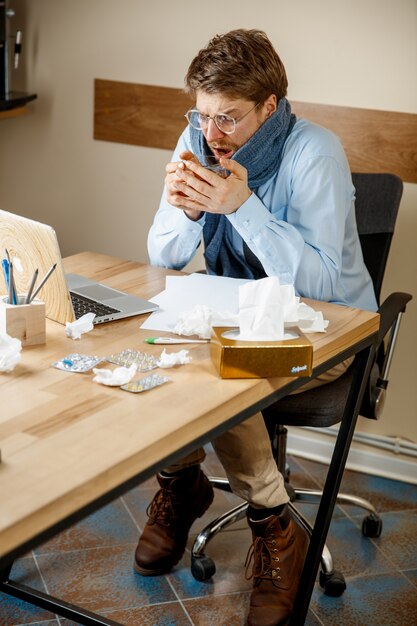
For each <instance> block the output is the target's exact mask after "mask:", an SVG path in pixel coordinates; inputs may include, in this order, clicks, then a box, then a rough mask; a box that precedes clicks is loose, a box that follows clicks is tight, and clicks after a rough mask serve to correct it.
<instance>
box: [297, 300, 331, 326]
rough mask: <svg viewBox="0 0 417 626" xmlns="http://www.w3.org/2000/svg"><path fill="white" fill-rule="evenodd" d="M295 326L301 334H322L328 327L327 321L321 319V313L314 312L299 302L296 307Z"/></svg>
mask: <svg viewBox="0 0 417 626" xmlns="http://www.w3.org/2000/svg"><path fill="white" fill-rule="evenodd" d="M297 311H298V322H297V326H298V328H299V329H300V330H302V331H303V333H324V332H326V328H327V327H328V325H329V320H325V319H324V318H323V313H322V312H321V311H315V310H314V309H313V308H312V307H311V306H308V304H305V303H304V302H300V303H299V304H298V307H297Z"/></svg>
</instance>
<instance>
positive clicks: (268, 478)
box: [166, 357, 353, 508]
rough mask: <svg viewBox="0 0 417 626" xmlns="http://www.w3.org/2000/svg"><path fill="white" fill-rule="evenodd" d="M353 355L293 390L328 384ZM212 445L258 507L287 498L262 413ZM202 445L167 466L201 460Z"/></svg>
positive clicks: (236, 487) (237, 488)
mask: <svg viewBox="0 0 417 626" xmlns="http://www.w3.org/2000/svg"><path fill="white" fill-rule="evenodd" d="M352 361H353V357H352V358H350V359H347V360H346V361H343V362H342V363H339V364H338V365H337V366H336V367H334V368H332V369H331V370H329V371H327V372H325V373H324V374H322V375H321V376H318V377H317V378H315V379H314V380H312V381H310V382H309V383H307V384H306V385H305V386H303V387H301V388H300V389H299V390H297V391H296V392H294V393H301V392H303V391H307V390H308V389H312V388H314V387H318V386H320V385H325V384H327V383H329V382H331V381H333V380H335V379H336V378H338V377H339V376H341V375H342V374H343V373H344V372H345V371H346V370H347V368H348V367H349V365H350V364H351V363H352ZM212 445H213V448H214V450H215V452H216V454H217V456H218V458H219V461H220V462H221V464H222V465H223V467H224V470H225V472H226V476H227V478H228V480H229V483H230V486H231V488H232V491H233V493H235V494H236V495H238V496H240V497H241V498H243V499H244V500H247V501H248V502H249V503H250V504H251V505H252V506H254V507H258V508H271V507H274V506H279V505H280V504H284V503H285V502H288V500H289V498H288V495H287V492H286V490H285V487H284V478H283V476H282V475H281V474H280V472H279V471H278V468H277V465H276V463H275V460H274V457H273V454H272V450H271V442H270V439H269V436H268V432H267V429H266V426H265V422H264V419H263V417H262V414H261V413H256V414H255V415H253V417H250V418H249V419H247V420H245V421H243V422H242V423H241V424H238V425H237V426H235V427H234V428H231V429H230V430H229V431H227V432H226V433H224V434H223V435H220V437H217V438H216V439H214V440H213V441H212ZM205 456H206V455H205V452H204V449H203V448H198V449H197V450H195V451H194V452H192V453H191V454H188V455H187V456H186V457H184V458H182V459H181V460H180V461H179V462H178V463H176V464H175V465H171V466H170V467H169V468H167V469H166V471H167V472H175V471H178V470H179V469H181V468H184V467H189V466H191V465H196V464H197V463H202V462H203V461H204V459H205Z"/></svg>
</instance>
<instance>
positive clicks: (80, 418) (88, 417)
mask: <svg viewBox="0 0 417 626" xmlns="http://www.w3.org/2000/svg"><path fill="white" fill-rule="evenodd" d="M65 268H66V270H67V271H70V272H76V273H83V274H85V275H88V276H90V277H93V278H95V279H97V280H100V281H104V282H106V283H108V284H109V285H111V286H113V287H116V288H119V289H122V290H126V291H128V292H131V293H136V294H138V295H141V296H143V297H145V298H151V297H152V296H154V295H156V294H157V293H158V292H160V291H161V290H162V289H164V287H165V276H166V275H167V274H176V272H173V271H167V270H162V269H159V268H155V267H150V266H144V265H140V264H138V263H133V262H129V261H124V260H121V259H115V258H113V257H108V256H104V255H98V254H93V253H83V254H78V255H75V256H73V257H70V258H68V259H66V260H65ZM310 303H311V304H312V305H313V306H314V307H315V308H317V309H320V310H322V311H323V313H324V316H325V318H326V319H329V321H330V324H329V328H328V331H327V332H326V333H324V334H316V335H310V338H311V340H312V342H313V346H314V362H313V365H314V368H315V374H316V375H317V373H319V371H320V370H323V369H327V367H328V365H329V363H331V362H332V360H333V361H334V359H338V360H341V358H344V357H346V356H347V355H348V354H350V353H352V352H355V351H356V349H357V345H358V344H360V345H361V346H363V347H366V346H369V345H371V344H372V343H373V340H374V338H375V333H377V330H378V325H379V316H378V315H377V314H374V313H369V312H365V311H360V310H357V309H351V308H348V307H340V306H336V305H329V304H326V303H321V302H320V303H314V302H310ZM143 319H144V318H143V317H134V318H130V319H128V320H120V321H117V322H111V323H110V324H104V325H100V326H97V327H95V328H94V330H93V331H92V332H91V333H89V334H87V335H84V336H83V337H82V339H81V340H80V341H72V340H70V339H68V338H67V337H66V335H65V332H64V327H63V326H61V325H59V324H57V323H55V322H52V321H47V343H46V345H43V346H37V347H28V348H25V349H24V350H23V356H22V361H21V363H20V364H18V365H17V366H16V368H15V369H14V370H13V372H11V373H9V374H0V406H1V417H0V448H1V452H2V462H1V464H0V494H1V508H0V569H2V568H3V569H4V568H6V567H7V565H8V564H9V563H10V562H11V561H12V560H13V559H15V558H16V557H18V556H20V555H22V554H24V553H25V552H26V551H27V550H28V549H29V548H31V547H34V546H35V545H37V544H39V543H40V542H41V541H43V540H45V539H46V538H48V537H50V536H51V535H53V534H54V533H56V532H57V531H59V530H62V529H63V528H65V527H67V526H68V525H70V524H71V523H73V522H74V521H76V520H77V519H80V518H81V517H83V516H84V515H86V514H87V513H90V512H91V511H93V510H95V509H97V508H99V507H100V506H102V505H103V504H105V503H106V502H109V501H110V500H111V499H113V498H114V497H116V496H118V495H120V493H121V492H122V491H125V490H126V489H128V488H130V487H132V485H133V484H136V483H138V482H140V480H143V479H146V478H147V477H148V476H150V475H151V474H152V473H154V472H155V471H156V470H158V469H161V468H162V467H163V466H164V465H165V464H166V463H167V462H168V461H171V460H172V459H173V458H178V457H179V456H181V454H183V453H184V452H186V451H188V450H191V449H192V448H193V447H195V446H196V445H197V444H202V443H206V442H207V441H209V440H210V439H211V438H212V437H213V435H214V434H219V433H220V432H224V431H225V430H227V429H228V428H230V427H231V426H233V425H234V424H236V423H238V422H239V421H241V420H242V419H244V418H245V417H248V416H249V415H251V414H253V413H254V412H255V411H256V410H260V409H261V408H264V407H265V406H267V405H268V404H269V403H270V402H271V401H272V400H275V399H278V398H280V397H282V396H283V395H286V394H287V393H288V392H289V391H290V390H291V389H292V388H295V387H296V386H300V385H302V384H303V379H282V378H274V379H239V380H221V379H220V378H219V377H218V376H217V374H216V372H215V368H214V366H213V364H212V362H211V360H210V357H209V346H208V345H204V344H203V345H201V344H196V345H190V346H189V350H190V354H191V355H192V358H193V361H192V364H190V365H187V366H184V367H179V368H175V369H172V370H169V371H168V372H167V373H168V374H169V376H170V377H171V378H172V382H170V383H169V384H166V385H163V386H162V387H160V388H158V389H155V390H153V391H151V392H149V393H144V394H131V393H126V392H124V391H122V390H120V389H118V388H110V387H105V386H103V385H98V384H96V383H94V382H93V381H92V374H91V373H89V374H70V373H67V372H62V371H60V370H57V369H56V368H53V367H51V363H53V362H54V361H56V360H58V359H60V358H62V357H63V356H65V355H66V354H69V353H71V352H82V353H84V354H97V355H99V356H106V355H109V354H112V353H116V352H119V351H121V350H123V349H125V348H135V349H139V350H142V351H146V352H149V353H153V354H157V355H159V354H160V351H161V346H150V345H147V344H145V343H144V342H143V339H144V337H145V336H146V334H148V333H145V331H141V330H140V328H139V326H140V324H141V323H142V321H143ZM86 623H87V622H86ZM95 623H106V622H95Z"/></svg>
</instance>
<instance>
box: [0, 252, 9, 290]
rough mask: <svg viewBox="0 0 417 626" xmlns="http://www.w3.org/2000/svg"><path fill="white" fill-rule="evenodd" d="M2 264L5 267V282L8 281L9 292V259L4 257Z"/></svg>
mask: <svg viewBox="0 0 417 626" xmlns="http://www.w3.org/2000/svg"><path fill="white" fill-rule="evenodd" d="M1 265H2V268H3V274H4V282H5V283H6V289H7V293H8V292H9V261H8V260H7V259H2V261H1Z"/></svg>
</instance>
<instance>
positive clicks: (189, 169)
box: [165, 152, 251, 220]
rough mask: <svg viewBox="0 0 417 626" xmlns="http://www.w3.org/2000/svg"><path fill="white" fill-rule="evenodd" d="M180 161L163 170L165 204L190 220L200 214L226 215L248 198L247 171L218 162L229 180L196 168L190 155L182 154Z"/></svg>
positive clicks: (234, 162) (239, 166)
mask: <svg viewBox="0 0 417 626" xmlns="http://www.w3.org/2000/svg"><path fill="white" fill-rule="evenodd" d="M180 158H181V159H183V161H181V162H180V163H169V164H168V165H167V168H166V171H167V176H166V178H165V183H166V186H167V190H168V192H167V200H168V202H169V203H170V204H172V205H173V206H176V207H178V208H181V209H182V210H183V211H185V213H186V214H187V215H188V217H189V218H190V219H193V220H198V219H199V218H200V217H201V213H202V212H203V211H207V212H208V213H219V214H224V215H229V214H230V213H234V212H235V211H236V210H237V209H238V208H239V207H240V206H241V205H242V204H243V203H244V202H245V201H246V200H247V199H248V198H249V196H250V195H251V191H250V189H249V188H248V182H247V181H248V175H247V170H246V169H245V168H244V167H243V166H242V165H240V164H239V163H236V161H232V160H231V159H220V165H221V166H222V167H224V168H225V169H227V170H229V171H230V176H228V177H227V178H223V177H222V176H220V175H219V174H216V173H215V172H212V171H210V169H208V168H205V167H204V166H202V165H200V163H199V162H198V159H197V158H196V157H195V156H194V155H192V153H191V152H183V153H182V154H180Z"/></svg>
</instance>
